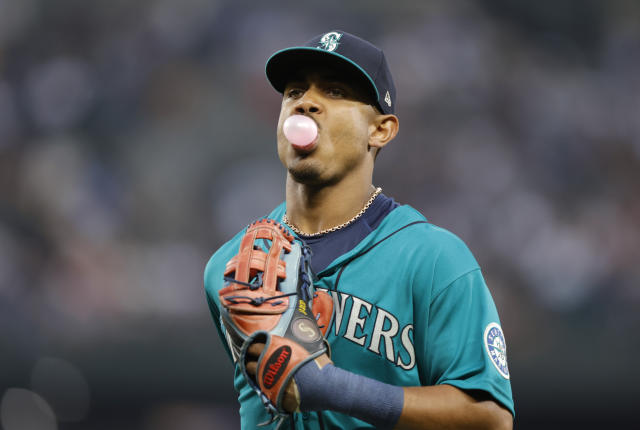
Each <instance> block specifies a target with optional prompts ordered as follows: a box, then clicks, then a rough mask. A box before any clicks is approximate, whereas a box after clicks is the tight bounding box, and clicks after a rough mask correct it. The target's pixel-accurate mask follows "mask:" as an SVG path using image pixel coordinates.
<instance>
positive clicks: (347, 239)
mask: <svg viewBox="0 0 640 430" xmlns="http://www.w3.org/2000/svg"><path fill="white" fill-rule="evenodd" d="M398 206H400V205H399V204H398V203H396V202H395V201H394V200H393V198H391V197H387V196H385V195H384V194H379V195H378V197H376V198H375V200H374V201H373V203H371V206H369V208H368V209H367V210H366V212H365V213H364V214H362V216H361V217H360V218H358V219H357V220H356V221H354V222H353V223H351V224H349V225H348V226H346V227H344V228H341V229H340V230H336V231H334V232H331V233H326V234H323V235H320V236H304V235H300V238H301V239H302V240H304V242H305V243H306V244H307V245H309V247H310V248H311V251H313V254H312V257H311V267H312V268H313V271H314V272H315V273H320V272H321V271H322V270H324V269H326V268H327V266H329V264H330V263H331V262H332V261H333V260H335V259H336V258H338V257H339V256H341V255H343V254H345V253H347V252H349V251H351V250H352V249H353V248H354V247H355V246H356V245H357V244H359V243H360V241H362V239H364V238H365V237H366V236H367V235H368V234H369V233H371V232H372V231H373V230H375V229H376V227H378V225H380V223H381V222H382V220H383V219H384V217H386V216H387V215H388V214H389V212H391V211H392V210H394V209H395V208H397V207H398Z"/></svg>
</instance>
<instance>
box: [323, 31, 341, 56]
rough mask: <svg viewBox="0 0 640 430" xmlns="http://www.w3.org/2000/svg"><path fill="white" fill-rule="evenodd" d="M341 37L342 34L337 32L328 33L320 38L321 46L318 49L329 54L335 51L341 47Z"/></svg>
mask: <svg viewBox="0 0 640 430" xmlns="http://www.w3.org/2000/svg"><path fill="white" fill-rule="evenodd" d="M341 37H342V34H341V33H338V32H337V31H332V32H330V33H327V34H325V35H324V36H322V38H320V44H319V45H318V48H320V49H324V50H325V51H329V52H331V51H335V50H336V48H337V47H338V45H339V43H338V41H339V40H340V38H341Z"/></svg>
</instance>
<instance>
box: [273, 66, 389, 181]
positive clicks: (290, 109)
mask: <svg viewBox="0 0 640 430" xmlns="http://www.w3.org/2000/svg"><path fill="white" fill-rule="evenodd" d="M359 82H360V81H359V80H358V79H350V78H349V77H348V75H344V74H336V73H335V72H332V71H330V70H327V69H322V68H318V67H315V68H313V70H311V69H309V70H307V71H303V72H301V74H300V75H299V77H296V78H294V79H292V80H291V81H290V82H289V84H288V85H287V86H286V88H285V91H284V94H283V98H282V106H281V109H280V119H279V121H278V132H277V136H278V155H279V157H280V161H282V164H284V166H285V167H286V168H287V170H288V171H289V173H290V174H291V175H292V177H293V179H294V180H296V181H297V182H300V183H304V184H308V185H330V184H332V183H336V182H339V181H340V180H341V179H343V178H344V177H345V176H347V175H349V174H350V173H352V172H357V171H360V169H358V168H359V167H362V163H363V162H365V160H366V159H367V157H372V154H371V153H369V145H368V142H369V134H370V132H371V131H372V129H371V127H372V121H373V119H374V118H375V117H376V115H377V112H376V110H375V109H374V108H373V107H372V106H371V104H370V96H368V95H367V90H366V89H365V88H363V87H362V86H361V85H360V84H359ZM292 115H306V116H308V117H309V118H311V119H313V120H314V121H315V122H316V124H317V126H318V137H317V142H316V144H315V145H314V146H313V147H312V149H311V150H300V149H296V148H295V147H294V146H293V145H291V143H290V142H289V141H288V140H287V138H286V137H285V136H284V134H283V132H282V125H283V123H284V121H285V120H286V119H287V118H288V117H290V116H292ZM374 128H375V127H374ZM354 174H355V173H354Z"/></svg>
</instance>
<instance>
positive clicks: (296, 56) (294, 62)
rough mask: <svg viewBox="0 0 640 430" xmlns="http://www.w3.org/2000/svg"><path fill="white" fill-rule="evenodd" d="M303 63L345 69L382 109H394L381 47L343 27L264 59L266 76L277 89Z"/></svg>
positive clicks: (387, 67)
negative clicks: (361, 84) (265, 61)
mask: <svg viewBox="0 0 640 430" xmlns="http://www.w3.org/2000/svg"><path fill="white" fill-rule="evenodd" d="M305 64H314V65H317V64H322V65H326V66H328V67H335V68H336V69H338V70H340V71H341V73H348V74H349V75H350V76H354V77H355V78H356V79H361V80H362V83H364V84H365V86H366V87H368V88H369V90H370V94H371V97H372V99H373V100H375V102H372V105H375V107H377V108H378V109H379V110H380V112H382V113H387V114H389V113H394V111H395V102H396V88H395V85H394V84H393V78H392V77H391V71H390V70H389V66H388V65H387V60H386V58H385V56H384V53H383V52H382V50H381V49H380V48H378V47H376V46H375V45H373V44H371V43H369V42H367V41H366V40H364V39H361V38H359V37H357V36H354V35H353V34H349V33H347V32H345V31H341V30H334V31H329V32H327V33H323V34H321V35H318V36H316V37H314V38H313V39H311V40H309V41H308V42H307V43H305V44H304V45H303V46H294V47H292V48H286V49H282V50H280V51H278V52H276V53H275V54H273V55H272V56H271V57H270V58H269V59H268V60H267V66H266V72H267V79H268V80H269V82H271V85H273V87H274V88H275V89H276V90H277V91H278V92H280V93H282V92H284V89H285V87H286V85H287V83H288V82H289V80H290V79H291V78H292V77H293V76H294V74H295V72H296V71H297V70H300V68H301V66H304V65H305Z"/></svg>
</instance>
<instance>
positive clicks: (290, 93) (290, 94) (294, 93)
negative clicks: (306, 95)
mask: <svg viewBox="0 0 640 430" xmlns="http://www.w3.org/2000/svg"><path fill="white" fill-rule="evenodd" d="M301 95H302V90H301V89H300V88H292V89H290V90H289V91H287V97H290V98H298V97H300V96H301Z"/></svg>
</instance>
